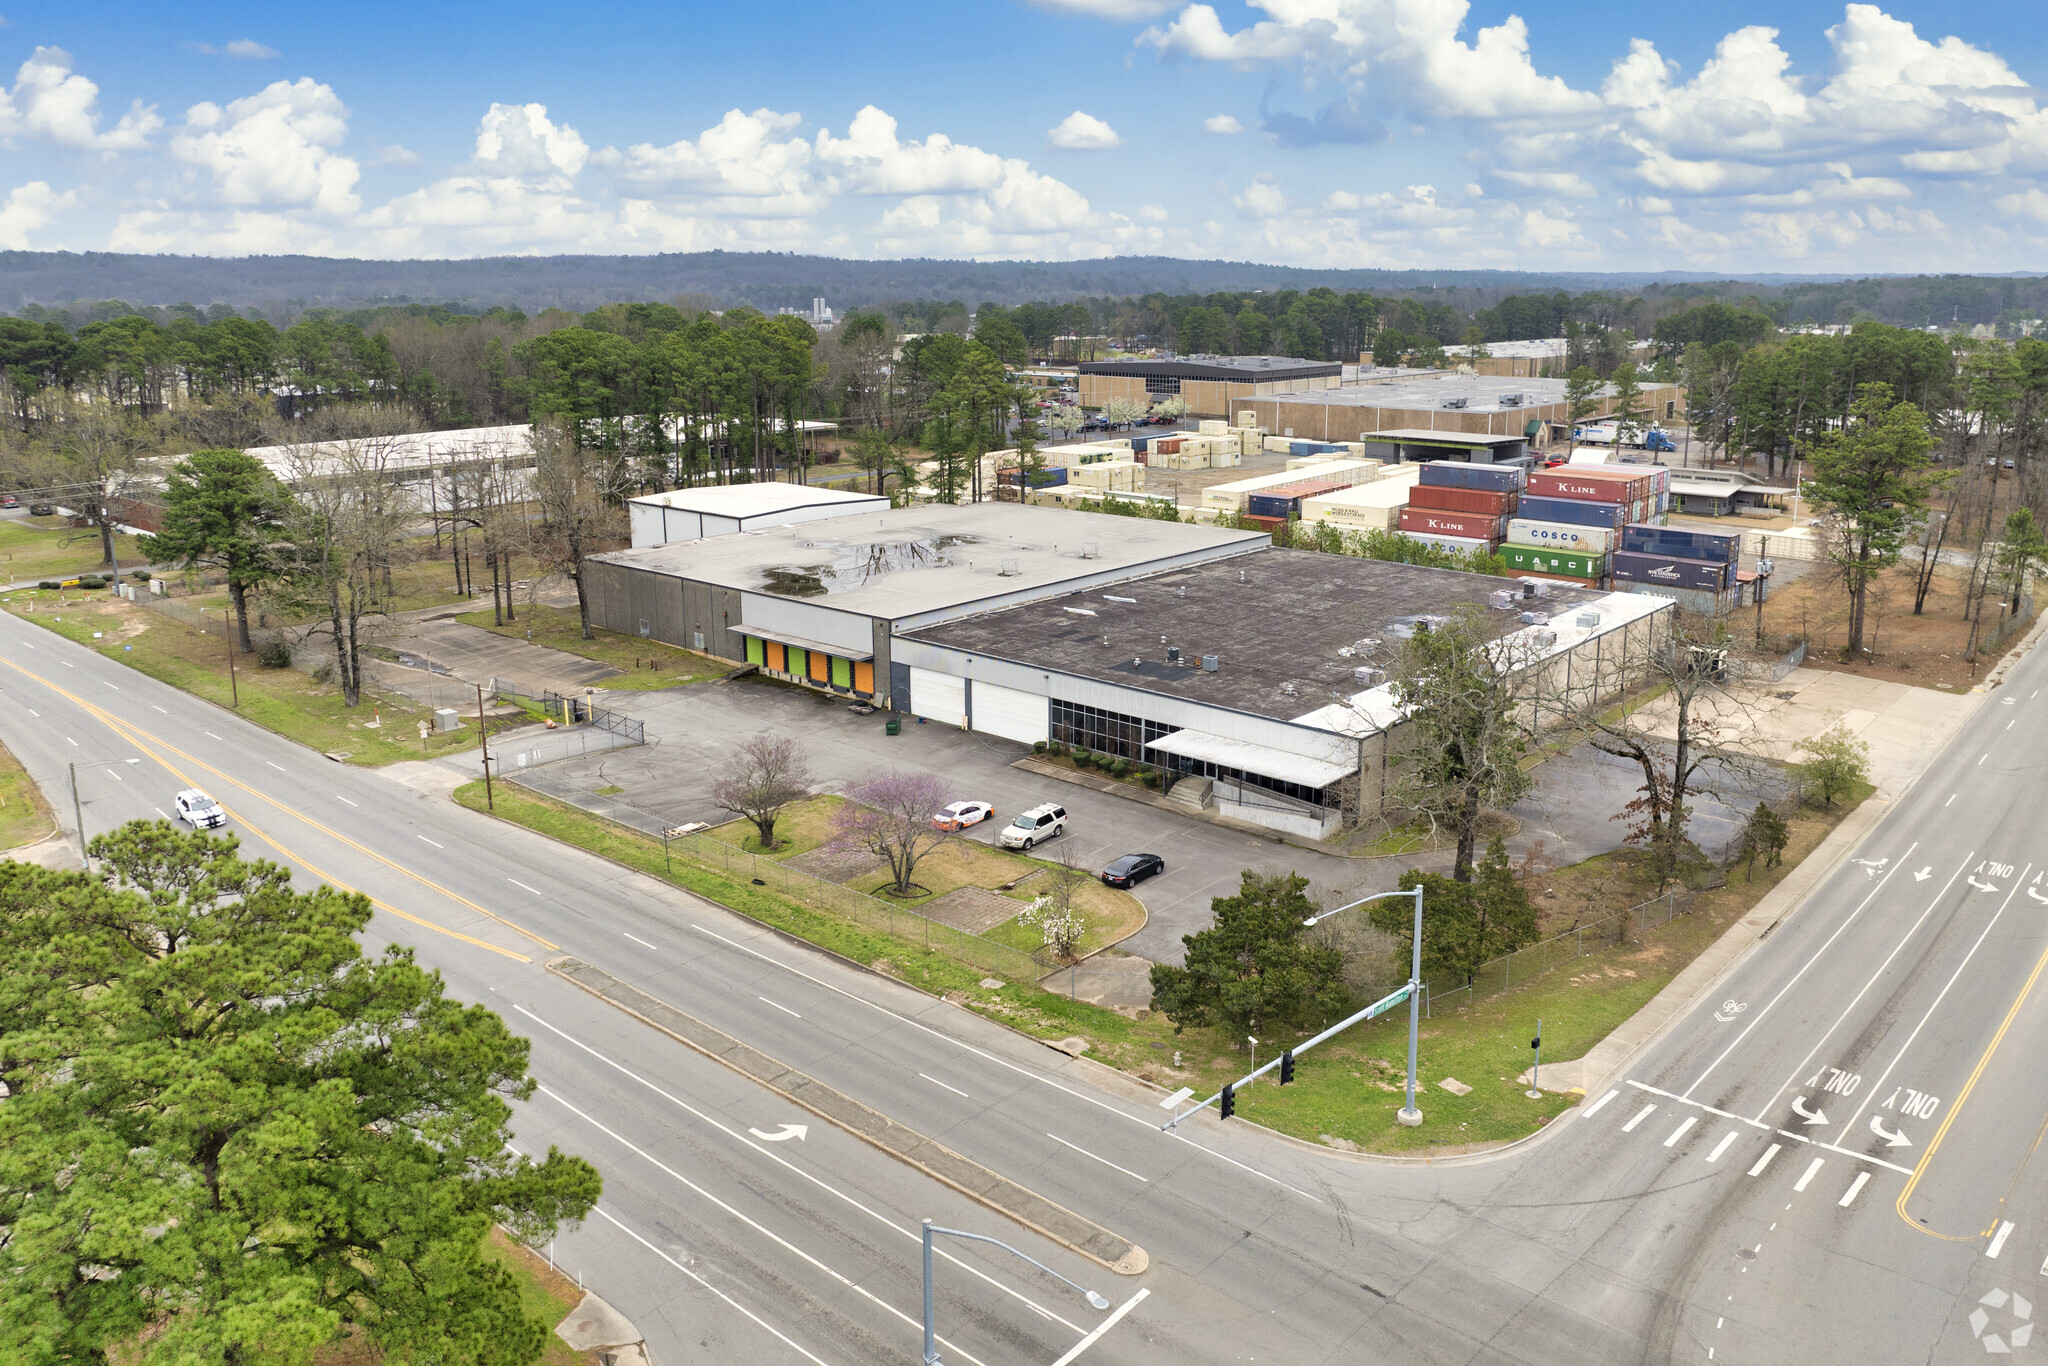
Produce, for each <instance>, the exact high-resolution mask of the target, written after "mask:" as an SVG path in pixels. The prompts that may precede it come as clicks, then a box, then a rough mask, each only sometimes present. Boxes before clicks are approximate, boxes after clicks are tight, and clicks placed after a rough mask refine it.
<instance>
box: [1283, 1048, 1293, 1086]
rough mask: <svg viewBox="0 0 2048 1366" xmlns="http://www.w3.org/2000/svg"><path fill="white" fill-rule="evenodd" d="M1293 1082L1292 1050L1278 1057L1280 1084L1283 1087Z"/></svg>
mask: <svg viewBox="0 0 2048 1366" xmlns="http://www.w3.org/2000/svg"><path fill="white" fill-rule="evenodd" d="M1293 1080H1294V1050H1293V1049H1291V1048H1290V1049H1288V1050H1287V1051H1286V1052H1285V1053H1282V1054H1281V1055H1280V1084H1281V1085H1282V1086H1285V1085H1286V1084H1287V1083H1288V1082H1290V1081H1293Z"/></svg>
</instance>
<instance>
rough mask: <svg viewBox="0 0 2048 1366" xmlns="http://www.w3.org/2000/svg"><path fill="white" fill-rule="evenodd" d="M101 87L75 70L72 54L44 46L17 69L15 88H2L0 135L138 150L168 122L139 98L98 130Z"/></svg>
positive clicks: (66, 144)
mask: <svg viewBox="0 0 2048 1366" xmlns="http://www.w3.org/2000/svg"><path fill="white" fill-rule="evenodd" d="M99 98H100V88H99V86H97V85H95V84H94V83H93V82H92V81H91V80H89V79H87V78H86V77H84V76H81V75H79V74H78V73H77V72H75V71H73V70H72V69H71V54H70V53H68V52H66V51H65V50H64V49H63V48H60V47H39V48H37V49H36V50H35V52H34V54H33V55H32V56H30V57H29V59H28V60H27V61H25V62H23V63H22V64H21V69H20V70H19V71H17V72H16V73H15V76H14V88H13V89H12V90H0V138H7V139H10V140H11V139H13V138H16V137H29V138H38V139H42V140H45V141H49V142H54V143H56V144H57V145H58V146H60V147H82V148H90V149H92V150H94V151H101V152H132V151H139V150H141V149H142V148H144V147H147V146H148V145H149V135H150V134H152V133H154V132H156V131H157V130H158V129H160V128H162V127H163V126H164V121H163V119H162V118H160V117H159V116H158V115H157V112H156V106H155V105H153V104H152V105H144V104H143V103H142V101H141V100H137V101H135V102H134V104H133V105H131V106H130V108H129V110H128V112H127V113H126V114H123V115H122V116H121V121H120V122H119V123H117V124H115V125H114V126H113V127H112V128H110V129H108V130H107V131H106V132H104V133H102V132H101V131H100V130H99V121H100V115H99Z"/></svg>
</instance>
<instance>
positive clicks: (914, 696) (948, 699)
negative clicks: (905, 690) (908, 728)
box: [910, 666, 967, 726]
mask: <svg viewBox="0 0 2048 1366" xmlns="http://www.w3.org/2000/svg"><path fill="white" fill-rule="evenodd" d="M910 711H911V714H912V715H914V716H922V717H924V718H925V719H926V720H927V721H943V722H944V723H945V724H947V725H949V726H964V725H966V724H967V680H966V679H964V678H955V677H953V675H951V674H942V673H934V672H933V671H932V670H930V669H920V668H916V667H915V666H913V667H912V668H911V670H910Z"/></svg>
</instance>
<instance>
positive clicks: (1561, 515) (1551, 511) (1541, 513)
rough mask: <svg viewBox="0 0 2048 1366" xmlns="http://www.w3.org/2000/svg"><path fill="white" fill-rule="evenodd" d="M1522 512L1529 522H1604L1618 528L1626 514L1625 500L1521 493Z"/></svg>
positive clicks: (1610, 528) (1597, 524) (1595, 523)
mask: <svg viewBox="0 0 2048 1366" xmlns="http://www.w3.org/2000/svg"><path fill="white" fill-rule="evenodd" d="M1520 512H1521V515H1522V516H1523V517H1525V518H1527V519H1529V520H1530V521H1532V522H1569V523H1571V524H1572V525H1574V526H1604V527H1606V528H1607V529H1608V530H1610V531H1619V530H1620V529H1621V527H1622V524H1623V523H1624V522H1625V521H1627V518H1628V505H1627V504H1625V503H1581V502H1579V501H1578V500H1577V499H1576V498H1538V497H1535V496H1533V495H1531V494H1524V495H1523V496H1522V504H1521V508H1520Z"/></svg>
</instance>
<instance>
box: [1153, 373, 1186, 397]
mask: <svg viewBox="0 0 2048 1366" xmlns="http://www.w3.org/2000/svg"><path fill="white" fill-rule="evenodd" d="M1145 392H1146V393H1148V394H1177V393H1179V392H1180V376H1178V375H1147V376H1145Z"/></svg>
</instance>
